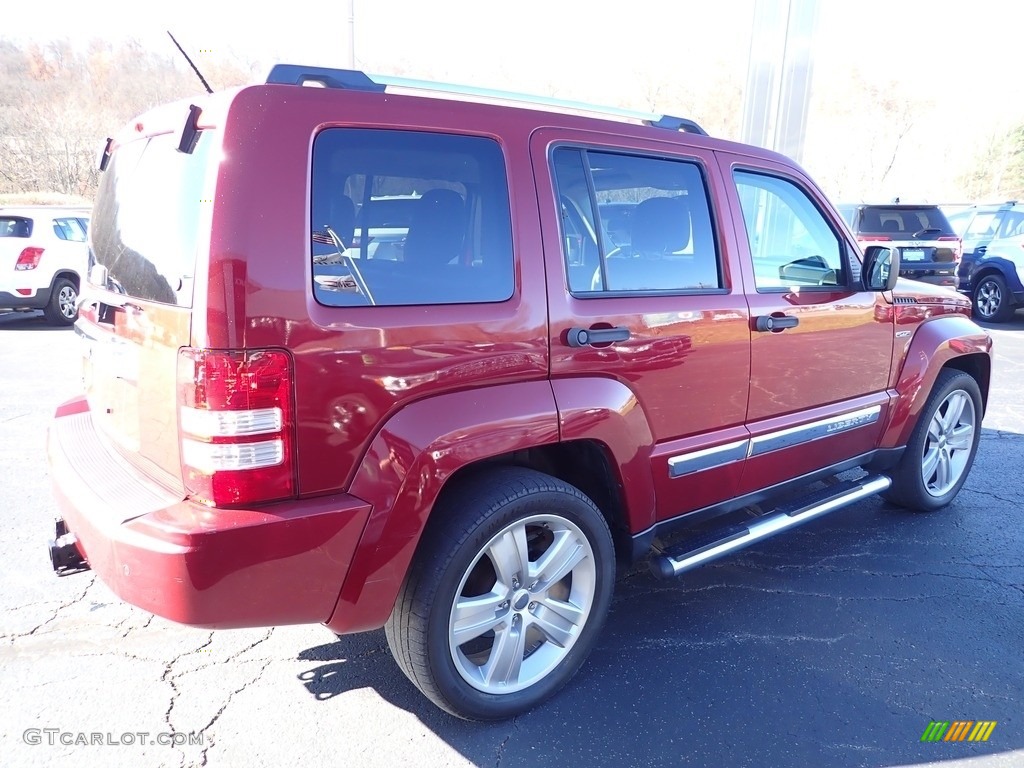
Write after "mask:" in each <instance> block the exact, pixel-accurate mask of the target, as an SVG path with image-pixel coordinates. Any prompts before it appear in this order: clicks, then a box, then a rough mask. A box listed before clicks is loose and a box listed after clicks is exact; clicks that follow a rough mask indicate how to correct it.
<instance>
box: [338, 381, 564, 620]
mask: <svg viewBox="0 0 1024 768" xmlns="http://www.w3.org/2000/svg"><path fill="white" fill-rule="evenodd" d="M558 436H559V435H558V414H557V411H556V409H555V400H554V396H553V394H552V392H551V384H550V382H548V381H537V382H526V383H519V384H507V385H502V386H495V387H488V388H485V389H480V390H471V391H466V392H455V393H451V394H446V395H440V396H438V397H432V398H429V399H426V400H421V401H419V402H416V403H413V404H411V405H409V406H407V407H405V408H403V409H402V410H401V411H399V412H398V413H397V414H395V415H394V416H392V417H391V418H390V419H389V420H388V421H387V423H386V424H385V425H384V427H383V428H382V429H381V430H380V432H379V433H378V434H377V436H376V437H375V438H374V440H373V442H372V443H371V444H370V448H369V450H368V451H367V452H366V455H365V456H364V457H363V460H362V463H361V464H360V466H359V469H358V470H357V471H356V475H355V478H354V479H353V482H352V485H351V487H350V488H349V493H350V494H352V495H354V496H356V497H358V498H360V499H363V500H365V501H368V502H370V503H371V504H372V511H371V512H370V517H369V519H368V520H367V522H366V527H365V529H364V530H363V535H362V538H361V539H360V541H359V545H358V547H357V548H356V553H355V557H354V558H353V560H352V564H351V566H350V567H349V570H348V574H347V575H346V577H345V583H344V585H343V586H342V589H341V594H340V595H339V597H338V602H337V604H336V606H335V609H334V612H333V615H332V616H331V619H330V620H329V621H328V622H327V626H328V627H330V628H331V629H332V630H334V631H335V632H338V633H348V632H362V631H365V630H369V629H376V628H378V627H381V626H383V625H384V622H386V621H387V618H388V616H390V615H391V609H392V607H393V606H394V603H395V599H396V597H397V596H398V590H399V588H400V587H401V585H402V582H403V581H404V579H405V574H406V571H407V570H408V568H409V563H410V562H411V561H412V556H413V554H414V552H415V551H416V545H417V544H418V543H419V539H420V534H421V533H422V532H423V528H424V526H425V525H426V522H427V518H428V516H429V514H430V511H431V509H432V508H433V506H434V502H435V501H436V500H437V497H438V494H439V493H440V491H441V488H442V487H443V486H444V483H445V481H446V480H448V478H450V477H451V476H452V474H453V473H455V471H456V470H458V469H460V468H462V467H465V466H467V465H470V464H473V463H476V462H479V461H481V460H484V459H487V458H490V457H493V456H499V455H502V454H505V453H510V452H512V451H518V450H524V449H527V448H532V447H535V446H538V445H544V444H550V443H556V442H558Z"/></svg>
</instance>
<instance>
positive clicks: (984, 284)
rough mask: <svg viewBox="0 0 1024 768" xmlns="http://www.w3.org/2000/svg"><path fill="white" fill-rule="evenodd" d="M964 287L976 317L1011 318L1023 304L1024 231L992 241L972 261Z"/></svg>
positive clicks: (1002, 320) (991, 320)
mask: <svg viewBox="0 0 1024 768" xmlns="http://www.w3.org/2000/svg"><path fill="white" fill-rule="evenodd" d="M975 253H977V251H975ZM965 286H966V287H965ZM961 290H962V291H963V292H964V293H966V294H967V295H969V296H970V297H971V300H972V302H973V304H974V316H975V317H976V318H977V319H979V320H983V321H985V322H988V323H1005V322H1007V321H1009V320H1010V319H1011V318H1012V317H1013V314H1014V312H1015V311H1016V310H1017V309H1018V308H1020V307H1022V306H1024V234H1020V235H1017V236H1015V237H1003V238H999V239H996V240H991V241H990V242H989V244H988V246H987V247H986V248H985V249H984V251H983V252H982V254H981V255H980V256H979V257H976V258H974V259H973V260H972V261H971V264H970V271H969V272H967V273H966V278H965V280H964V282H963V283H961Z"/></svg>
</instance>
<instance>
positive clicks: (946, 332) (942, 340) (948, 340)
mask: <svg viewBox="0 0 1024 768" xmlns="http://www.w3.org/2000/svg"><path fill="white" fill-rule="evenodd" d="M991 352H992V338H991V337H990V336H989V335H988V333H986V332H985V331H984V330H982V329H981V328H979V327H978V326H977V325H975V324H974V322H972V321H971V320H969V319H968V318H966V317H964V316H963V315H949V316H946V317H938V318H935V319H934V320H928V321H926V322H924V323H922V324H921V326H920V327H919V328H918V329H917V332H916V333H915V334H914V337H913V339H911V341H910V344H909V346H908V348H907V352H906V354H905V355H904V357H903V366H902V368H901V369H900V372H899V375H898V376H897V378H896V384H895V390H896V402H895V406H894V407H893V409H892V416H891V418H890V419H889V423H888V425H887V426H886V429H885V432H884V434H883V435H882V440H881V443H880V444H879V447H880V448H900V447H902V446H904V445H906V444H907V440H909V439H910V433H911V432H912V431H913V429H914V426H915V425H916V424H917V418H918V416H919V415H920V413H921V410H922V409H923V408H924V404H925V402H926V401H927V400H928V395H929V394H931V391H932V387H934V386H935V379H936V378H937V377H938V375H939V371H941V370H942V369H943V368H944V367H946V365H947V364H948V363H949V362H951V361H953V360H955V359H957V358H962V357H964V356H965V355H984V357H985V359H986V360H988V359H990V355H991ZM979 386H981V389H982V398H983V399H984V400H987V395H988V393H987V390H986V387H985V383H984V382H979Z"/></svg>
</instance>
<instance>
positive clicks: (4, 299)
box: [0, 287, 50, 309]
mask: <svg viewBox="0 0 1024 768" xmlns="http://www.w3.org/2000/svg"><path fill="white" fill-rule="evenodd" d="M49 300H50V288H49V287H46V288H38V289H36V290H34V291H33V292H32V295H31V296H22V295H21V294H20V293H11V292H10V291H0V308H3V309H42V308H43V307H45V306H46V304H47V302H48V301H49Z"/></svg>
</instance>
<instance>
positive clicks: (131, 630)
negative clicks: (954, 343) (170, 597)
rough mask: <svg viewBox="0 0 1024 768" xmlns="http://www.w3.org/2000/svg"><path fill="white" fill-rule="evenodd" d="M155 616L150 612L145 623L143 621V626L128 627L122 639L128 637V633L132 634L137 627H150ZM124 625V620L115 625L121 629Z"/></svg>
mask: <svg viewBox="0 0 1024 768" xmlns="http://www.w3.org/2000/svg"><path fill="white" fill-rule="evenodd" d="M129 618H131V617H129ZM154 618H156V617H155V616H154V615H153V614H150V615H149V617H148V618H147V619H146V621H145V623H143V625H142V626H141V627H135V626H132V627H128V629H127V630H125V633H124V634H123V635H121V639H122V640H124V639H125V638H126V637H128V635H130V634H131V633H132V632H134V631H135V630H137V629H140V630H141V629H149V625H150V624H152V623H153V619H154ZM122 626H124V622H123V621H122V622H120V623H119V624H118V625H117V626H116V627H115V629H120V628H121V627H122Z"/></svg>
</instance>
